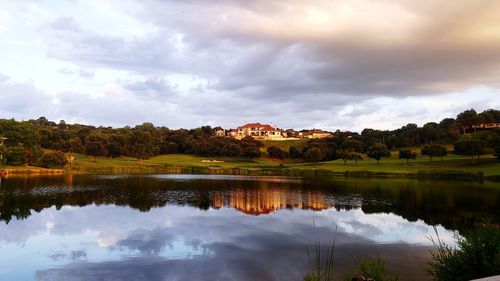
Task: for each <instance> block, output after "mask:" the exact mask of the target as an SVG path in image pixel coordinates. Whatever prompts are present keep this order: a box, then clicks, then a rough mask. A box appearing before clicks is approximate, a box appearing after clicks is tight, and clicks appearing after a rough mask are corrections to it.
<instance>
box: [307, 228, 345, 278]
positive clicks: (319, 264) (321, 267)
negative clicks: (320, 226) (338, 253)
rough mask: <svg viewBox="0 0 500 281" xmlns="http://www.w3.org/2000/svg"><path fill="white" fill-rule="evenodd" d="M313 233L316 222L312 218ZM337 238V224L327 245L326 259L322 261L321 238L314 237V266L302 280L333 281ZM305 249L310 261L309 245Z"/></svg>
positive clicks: (315, 231)
mask: <svg viewBox="0 0 500 281" xmlns="http://www.w3.org/2000/svg"><path fill="white" fill-rule="evenodd" d="M313 226H314V233H317V230H316V223H315V222H314V220H313ZM336 238H337V226H335V231H334V232H333V235H332V237H331V238H330V242H329V244H328V245H327V252H326V260H325V261H323V259H322V257H321V250H322V246H321V240H320V239H319V238H316V242H315V244H314V254H315V258H316V260H315V262H314V263H315V267H314V270H312V271H311V272H310V273H308V274H306V275H305V276H304V281H333V280H334V279H333V272H334V271H333V270H334V263H335V241H336ZM306 250H307V257H308V259H309V261H311V253H310V251H309V247H308V248H307V249H306Z"/></svg>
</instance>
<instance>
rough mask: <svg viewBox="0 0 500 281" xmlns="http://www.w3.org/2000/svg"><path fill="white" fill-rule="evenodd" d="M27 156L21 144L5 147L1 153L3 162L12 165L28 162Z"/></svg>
mask: <svg viewBox="0 0 500 281" xmlns="http://www.w3.org/2000/svg"><path fill="white" fill-rule="evenodd" d="M28 156H30V155H29V153H28V151H27V150H26V149H25V148H24V147H22V146H14V147H7V148H6V149H5V152H4V155H3V157H4V161H5V164H7V165H12V166H22V165H26V164H28Z"/></svg>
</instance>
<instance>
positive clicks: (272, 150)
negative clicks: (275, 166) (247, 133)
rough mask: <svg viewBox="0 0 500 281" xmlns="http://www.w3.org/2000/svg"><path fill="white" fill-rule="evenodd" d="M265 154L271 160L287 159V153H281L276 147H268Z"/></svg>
mask: <svg viewBox="0 0 500 281" xmlns="http://www.w3.org/2000/svg"><path fill="white" fill-rule="evenodd" d="M267 153H268V154H269V157H272V158H278V159H285V158H286V157H287V153H286V152H285V151H283V150H282V149H281V148H279V147H276V146H270V147H268V148H267Z"/></svg>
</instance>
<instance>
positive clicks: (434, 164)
mask: <svg viewBox="0 0 500 281" xmlns="http://www.w3.org/2000/svg"><path fill="white" fill-rule="evenodd" d="M202 160H220V161H224V162H217V163H214V162H211V163H210V162H209V163H207V162H202ZM279 164H284V165H285V166H286V167H289V168H298V169H318V168H319V169H329V170H333V171H339V172H343V171H372V172H387V173H412V172H418V171H420V170H426V171H444V170H460V171H467V172H483V173H484V174H485V175H486V176H488V175H500V163H498V162H497V160H496V158H494V157H493V156H491V155H489V156H483V157H482V158H481V162H480V164H479V165H477V164H476V165H471V163H470V158H469V157H464V156H457V155H449V156H447V157H445V158H444V161H443V162H441V161H440V159H438V158H434V159H433V161H430V160H429V158H428V157H424V156H419V157H417V159H416V160H411V161H410V164H409V165H406V161H405V160H399V159H397V153H393V154H392V156H391V158H382V159H381V160H380V164H378V165H377V162H376V161H375V160H373V159H368V158H365V159H364V160H361V161H358V165H356V164H355V162H354V161H348V162H347V165H346V166H344V162H343V161H342V160H335V161H328V162H320V163H317V164H312V163H303V162H302V163H297V162H292V161H289V160H285V161H280V160H276V159H270V158H267V157H264V158H261V159H257V160H248V159H245V158H227V157H201V156H194V155H186V154H168V155H160V156H155V157H152V158H150V159H147V160H143V161H142V163H141V162H140V161H138V160H137V159H134V158H129V157H120V158H114V159H110V158H102V157H98V158H97V163H94V158H93V157H89V156H85V155H79V154H78V155H76V160H75V162H74V163H73V166H74V167H81V168H83V169H84V168H85V167H96V168H98V167H110V166H117V167H140V166H145V167H152V166H158V165H172V166H183V165H191V166H206V167H221V168H236V167H239V168H252V167H253V168H258V167H270V166H272V167H277V166H278V165H279Z"/></svg>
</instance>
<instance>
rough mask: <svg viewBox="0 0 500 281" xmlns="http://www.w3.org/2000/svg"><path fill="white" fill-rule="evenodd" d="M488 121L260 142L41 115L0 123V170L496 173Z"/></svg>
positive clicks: (497, 144) (498, 148) (470, 115)
mask: <svg viewBox="0 0 500 281" xmlns="http://www.w3.org/2000/svg"><path fill="white" fill-rule="evenodd" d="M488 122H500V111H498V110H493V109H491V110H487V111H484V112H482V113H480V114H477V113H476V112H475V111H474V110H472V109H471V110H467V111H464V112H462V113H460V114H459V115H458V116H457V118H456V119H454V118H446V119H444V120H442V121H441V122H439V123H434V122H430V123H427V124H425V125H424V126H423V127H418V126H417V125H416V124H408V125H406V126H403V127H402V128H400V129H396V130H392V131H389V130H386V131H381V130H374V129H365V130H363V131H362V132H361V133H360V134H359V133H355V132H348V131H336V132H335V133H334V136H333V137H332V138H327V139H311V140H307V139H299V140H286V141H265V142H261V141H257V140H255V139H253V138H251V137H247V138H244V139H241V140H237V139H234V138H231V137H217V136H215V133H214V130H213V129H212V128H211V127H209V126H204V127H200V128H196V129H191V130H186V129H178V130H171V129H169V128H166V127H155V126H154V125H153V124H150V123H144V124H142V125H138V126H135V127H133V128H130V127H125V128H111V127H94V126H88V125H81V124H66V123H65V122H64V121H63V120H61V121H60V122H59V123H55V122H51V121H49V120H47V119H46V118H44V117H40V118H39V119H37V120H29V121H15V120H5V119H0V136H1V139H2V140H3V145H1V146H0V154H1V155H2V157H1V163H0V165H2V164H3V165H4V166H0V169H4V170H5V169H7V168H9V169H11V168H12V166H39V167H46V168H63V167H64V168H65V169H66V171H67V172H153V173H154V172H162V171H163V172H164V171H165V169H166V168H172V167H176V168H178V167H184V168H189V169H191V170H195V171H198V172H201V173H208V172H210V171H213V172H221V173H225V172H226V171H224V169H235V168H237V169H240V170H242V171H243V172H242V173H245V172H248V170H249V169H260V170H263V171H267V172H269V173H274V174H280V172H278V171H283V170H288V172H290V171H291V170H324V171H329V172H333V173H344V174H345V175H350V176H359V175H373V174H375V175H379V176H380V175H386V176H387V175H393V174H400V175H401V174H402V175H407V174H408V175H410V176H415V175H419V174H420V175H425V176H429V175H433V176H435V174H436V173H442V172H446V173H448V172H449V171H460V172H462V173H473V174H476V173H482V174H483V175H485V176H493V175H498V174H500V172H499V164H498V163H497V161H496V160H495V157H496V158H497V159H498V158H499V157H500V130H499V129H497V130H483V131H479V130H475V129H474V126H473V125H475V124H483V123H488ZM63 153H65V154H63ZM63 155H65V156H64V157H63ZM435 158H438V159H439V160H436V159H435ZM400 159H401V160H400ZM238 173H240V172H238ZM283 174H287V172H285V173H283ZM448 174H449V173H448ZM452 174H453V173H452Z"/></svg>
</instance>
